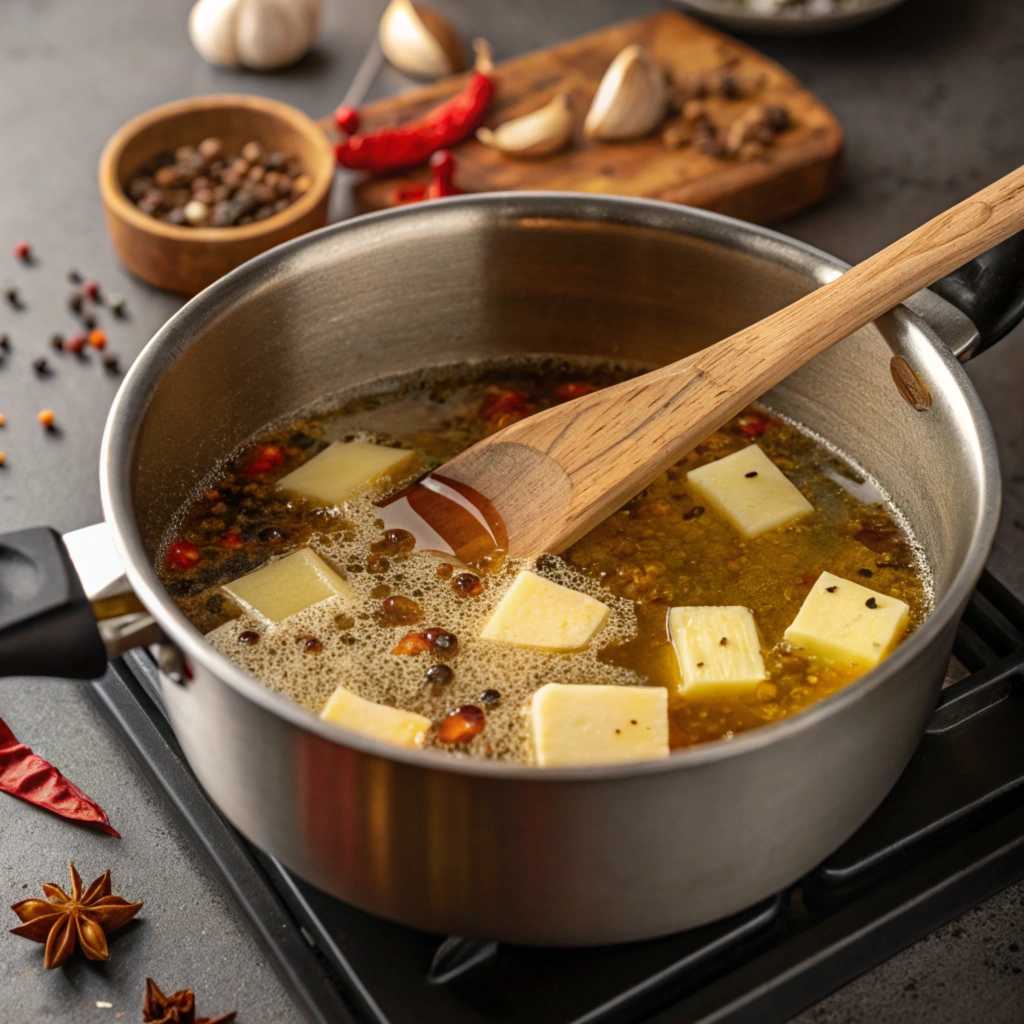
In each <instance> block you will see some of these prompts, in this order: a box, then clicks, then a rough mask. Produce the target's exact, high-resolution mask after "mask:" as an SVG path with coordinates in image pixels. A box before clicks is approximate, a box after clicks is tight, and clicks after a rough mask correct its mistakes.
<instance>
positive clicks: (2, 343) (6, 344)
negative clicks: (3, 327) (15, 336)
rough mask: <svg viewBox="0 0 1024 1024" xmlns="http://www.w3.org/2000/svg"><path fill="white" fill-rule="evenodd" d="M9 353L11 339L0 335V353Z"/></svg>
mask: <svg viewBox="0 0 1024 1024" xmlns="http://www.w3.org/2000/svg"><path fill="white" fill-rule="evenodd" d="M10 351H11V339H10V338H8V337H7V335H6V334H0V352H10Z"/></svg>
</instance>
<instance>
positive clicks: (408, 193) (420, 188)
mask: <svg viewBox="0 0 1024 1024" xmlns="http://www.w3.org/2000/svg"><path fill="white" fill-rule="evenodd" d="M454 178H455V157H453V156H452V155H451V153H449V152H448V150H447V149H439V150H438V151H437V152H436V153H435V154H434V155H433V156H432V157H431V158H430V183H429V184H427V185H423V184H420V185H404V186H402V187H400V188H396V189H395V205H396V206H404V205H405V204H406V203H421V202H423V200H424V199H441V198H443V197H444V196H461V195H462V189H461V188H456V186H455V182H454Z"/></svg>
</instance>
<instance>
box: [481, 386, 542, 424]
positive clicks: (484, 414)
mask: <svg viewBox="0 0 1024 1024" xmlns="http://www.w3.org/2000/svg"><path fill="white" fill-rule="evenodd" d="M533 411H534V406H533V403H531V402H530V401H529V400H528V399H527V396H526V395H525V394H524V393H523V392H522V391H503V390H501V389H500V388H491V389H489V390H488V392H487V394H486V395H485V396H484V400H483V401H482V402H481V403H480V408H479V409H478V410H477V413H476V414H477V417H478V418H479V419H482V420H485V421H486V422H488V423H493V424H494V425H495V426H497V427H507V426H508V425H509V424H510V423H516V422H518V421H519V420H525V419H526V417H527V416H529V415H531V414H532V413H533Z"/></svg>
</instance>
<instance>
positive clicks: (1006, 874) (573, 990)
mask: <svg viewBox="0 0 1024 1024" xmlns="http://www.w3.org/2000/svg"><path fill="white" fill-rule="evenodd" d="M954 655H955V657H956V659H957V661H958V662H959V664H960V666H962V668H963V669H964V670H965V672H966V675H965V677H964V678H962V679H960V680H959V681H957V682H954V683H952V684H951V685H949V686H947V687H946V688H945V689H944V690H943V693H942V699H941V700H940V702H939V706H938V707H937V709H936V711H935V713H934V715H933V716H932V719H931V721H930V723H929V726H928V729H927V732H926V734H925V736H924V738H923V739H922V741H921V744H920V746H919V748H918V750H917V752H916V753H915V754H914V757H913V759H912V760H911V762H910V764H909V765H908V767H907V769H906V771H905V772H904V773H903V775H902V776H901V778H900V780H899V782H898V783H897V785H896V787H895V788H894V789H893V791H892V792H891V793H890V795H889V796H888V797H887V798H886V800H885V801H884V803H883V804H882V806H881V807H880V808H879V809H878V810H877V811H876V812H875V814H874V815H873V816H872V818H871V819H870V820H869V821H868V822H867V823H866V824H865V825H864V826H863V828H861V829H860V831H859V832H857V834H856V835H854V836H853V837H852V838H851V839H850V840H849V841H848V842H847V843H846V844H845V845H844V846H843V847H842V848H840V849H839V850H838V851H837V852H836V853H834V854H833V855H832V856H831V857H829V858H828V860H826V861H825V863H823V864H822V865H821V866H820V867H819V868H818V869H817V870H816V871H814V872H812V874H811V875H810V876H808V877H807V878H806V879H804V880H803V882H802V883H800V884H798V885H796V886H794V887H793V888H792V889H791V890H789V891H788V892H786V893H783V894H781V895H779V896H778V897H775V898H774V899H771V900H768V901H766V902H764V903H762V904H760V905H758V906H756V907H753V908H751V909H750V910H747V911H744V912H743V913H741V914H737V915H735V916H733V917H731V918H729V919H727V920H725V921H720V922H716V923H715V924H712V925H707V926H705V927H703V928H699V929H696V930H693V931H689V932H683V933H680V934H678V935H672V936H668V937H666V938H661V939H656V940H651V941H648V942H640V943H631V944H628V945H621V946H614V947H605V948H600V949H582V950H550V949H530V948H525V947H515V946H503V945H498V944H496V943H486V942H475V941H471V940H466V939H459V938H455V937H449V938H444V937H443V936H437V935H428V934H426V933H423V932H417V931H414V930H413V929H410V928H404V927H402V926H400V925H395V924H392V923H390V922H387V921H383V920H381V919H379V918H376V917H373V916H371V915H369V914H365V913H363V912H362V911H359V910H356V909H355V908H353V907H350V906H348V905H347V904H344V903H342V902H340V901H339V900H336V899H334V898H332V897H330V896H328V895H326V894H325V893H322V892H320V891H319V890H317V889H315V888H313V887H312V886H309V885H307V884H306V883H304V882H302V881H300V880H298V879H296V878H295V877H294V876H292V875H290V874H289V873H288V872H287V871H286V870H285V869H284V868H283V867H282V866H281V865H280V864H279V863H277V862H276V861H275V860H273V859H272V858H269V857H266V856H265V855H263V854H261V853H259V852H257V851H254V850H253V849H252V848H251V847H249V846H248V844H246V843H245V841H244V840H243V839H241V837H240V836H239V835H238V833H236V832H235V831H234V830H233V829H232V828H231V827H230V826H229V825H228V824H227V823H226V822H225V821H224V819H223V818H221V817H220V815H219V814H218V812H217V811H216V810H215V809H214V808H213V806H212V805H211V804H210V803H209V801H208V800H207V799H206V797H205V796H204V794H203V792H202V790H201V789H200V787H199V785H198V783H197V782H196V780H195V778H194V776H192V774H191V772H190V771H189V769H188V767H187V765H186V764H185V762H184V760H183V758H182V757H181V755H180V752H179V751H178V748H177V745H176V743H175V741H174V737H173V734H172V733H171V731H170V728H169V726H168V725H167V723H166V721H165V720H164V718H163V716H162V713H161V711H160V709H159V703H158V702H159V696H158V690H157V686H156V676H155V671H154V668H153V665H152V662H151V661H150V660H149V659H148V657H147V656H146V655H144V654H142V653H139V652H134V653H133V654H131V655H130V656H129V657H128V658H126V659H125V661H124V662H122V663H119V664H118V665H117V666H115V671H114V672H112V673H110V674H108V676H107V678H106V679H105V680H104V681H103V682H102V683H100V684H98V685H97V686H96V688H95V693H96V695H97V697H98V699H99V700H100V701H101V702H102V704H103V705H104V706H105V708H106V709H107V711H108V712H109V713H110V714H111V716H112V717H113V718H114V720H115V721H116V722H117V724H118V725H119V726H120V727H121V729H122V731H123V732H124V734H125V736H126V737H127V739H128V740H129V742H130V743H131V744H132V746H133V748H134V749H135V751H136V752H137V754H138V756H139V758H140V760H141V761H142V762H143V764H144V765H145V766H146V767H147V769H148V770H149V772H150V774H151V775H152V776H153V778H154V779H155V780H156V782H157V783H158V784H159V785H160V786H161V787H162V788H163V789H164V790H165V791H166V792H167V794H168V795H169V797H170V798H171V800H172V801H173V802H174V804H175V805H176V807H177V808H178V810H179V811H180V813H181V814H182V816H183V817H184V819H185V821H186V823H187V824H188V826H189V827H190V828H191V829H192V830H193V832H194V833H195V835H196V837H197V842H198V843H199V844H200V845H201V846H203V847H204V848H205V849H206V852H207V853H208V855H209V856H210V858H211V859H212V861H213V863H214V864H215V866H216V867H217V869H218V870H219V871H220V873H221V875H222V876H223V878H224V880H225V882H226V884H227V886H228V887H229V889H230V890H231V891H232V892H233V893H234V895H235V897H236V899H237V900H238V902H239V904H240V905H241V907H242V909H243V910H244V911H245V912H246V913H247V915H248V917H249V919H250V921H251V922H252V925H253V927H254V929H255V930H256V932H257V935H258V937H259V938H260V939H261V941H262V944H263V946H264V948H265V949H266V950H267V953H268V955H269V956H270V959H271V961H272V962H273V963H274V965H275V967H276V968H277V970H278V972H279V974H280V976H281V977H282V980H283V981H284V982H285V984H286V986H287V987H288V988H289V990H290V991H291V992H292V994H293V995H294V997H295V998H296V1001H297V1002H298V1004H299V1005H300V1006H301V1007H302V1009H303V1010H304V1012H305V1013H306V1015H307V1016H308V1018H309V1019H310V1020H311V1021H316V1022H318V1024H320V1022H322V1024H326V1022H328V1021H331V1022H337V1021H347V1022H352V1024H356V1022H362V1024H368V1022H372V1024H413V1022H416V1024H419V1022H422V1021H444V1022H445V1024H479V1022H483V1021H488V1022H497V1024H518V1022H529V1024H584V1022H585V1024H598V1022H600V1024H618V1022H625V1021H639V1020H646V1021H652V1022H653V1021H664V1022H666V1024H667V1022H668V1021H673V1022H677V1024H678V1022H686V1024H711V1022H716V1024H747V1022H750V1024H754V1022H756V1024H773V1022H782V1021H785V1020H787V1019H788V1018H789V1017H791V1016H792V1015H794V1014H796V1013H798V1012H800V1011H801V1010H802V1009H804V1008H806V1007H807V1006H810V1005H811V1004H813V1003H815V1002H817V1001H818V1000H820V999H822V998H824V997H825V996H826V995H828V994H829V993H831V992H832V991H834V990H835V989H837V988H839V987H840V986H841V985H843V984H845V983H846V982H847V981H850V980H851V979H852V978H854V977H856V976H857V975H858V974H861V973H863V972H864V971H866V970H868V969H869V968H871V967H873V966H875V965H876V964H878V963H881V962H882V961H883V960H885V959H888V958H889V957H890V956H892V955H893V954H895V953H896V952H898V951H899V950H901V949H903V948H905V947H906V946H908V945H909V944H911V943H912V942H914V941H916V940H917V939H919V938H922V937H923V936H924V935H927V934H928V933H929V932H931V931H933V930H934V929H935V928H937V927H939V925H941V924H944V923H945V922H947V921H949V920H951V919H952V918H954V917H956V916H958V915H959V914H961V913H963V912H964V911H966V910H968V909H969V908H970V907H972V906H975V905H977V904H978V903H980V902H981V901H982V900H984V899H986V898H987V897H988V896H990V895H992V894H994V893H996V892H998V891H999V890H1000V889H1003V888H1005V887H1006V886H1007V885H1010V884H1012V883H1013V882H1015V881H1017V880H1019V879H1021V878H1024V606H1022V605H1021V604H1020V602H1018V601H1017V600H1016V598H1014V597H1013V595H1011V594H1010V593H1009V592H1008V591H1007V590H1006V589H1005V588H1004V587H1003V586H1002V585H1001V584H1000V583H999V582H998V581H997V580H996V579H995V578H994V577H992V576H991V575H989V574H987V573H986V574H985V575H984V576H983V578H982V580H981V582H980V583H979V585H978V588H977V590H976V591H975V593H974V594H973V595H972V597H971V600H970V602H969V605H968V608H967V611H966V612H965V614H964V617H963V620H962V622H961V623H960V626H959V628H958V632H957V640H956V644H955V647H954Z"/></svg>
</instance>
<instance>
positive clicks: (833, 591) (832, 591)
mask: <svg viewBox="0 0 1024 1024" xmlns="http://www.w3.org/2000/svg"><path fill="white" fill-rule="evenodd" d="M825 589H826V590H827V591H828V592H829V593H830V594H834V593H835V592H836V591H837V590H838V589H839V588H838V587H826V588H825Z"/></svg>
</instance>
